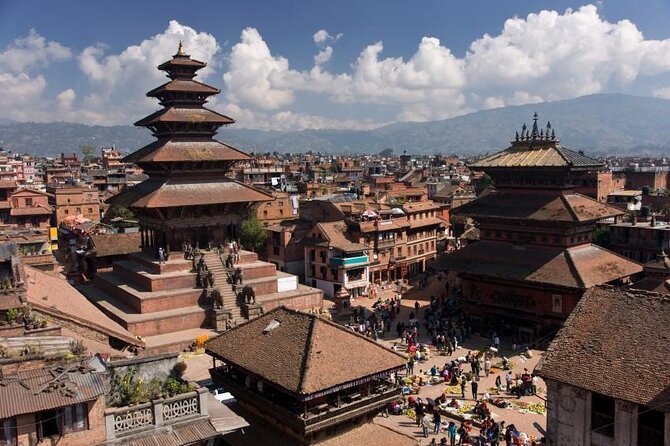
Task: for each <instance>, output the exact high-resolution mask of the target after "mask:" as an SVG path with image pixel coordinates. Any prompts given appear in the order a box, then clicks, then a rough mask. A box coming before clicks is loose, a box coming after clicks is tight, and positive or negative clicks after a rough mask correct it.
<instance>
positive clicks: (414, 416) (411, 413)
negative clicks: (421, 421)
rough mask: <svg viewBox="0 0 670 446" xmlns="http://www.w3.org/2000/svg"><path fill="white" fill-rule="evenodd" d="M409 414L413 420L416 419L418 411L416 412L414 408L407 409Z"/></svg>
mask: <svg viewBox="0 0 670 446" xmlns="http://www.w3.org/2000/svg"><path fill="white" fill-rule="evenodd" d="M407 416H408V417H410V418H411V419H413V420H414V419H416V413H415V412H414V409H407Z"/></svg>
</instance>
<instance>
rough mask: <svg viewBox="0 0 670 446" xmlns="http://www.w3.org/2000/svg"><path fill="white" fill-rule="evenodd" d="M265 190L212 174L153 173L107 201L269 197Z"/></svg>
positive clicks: (138, 204) (148, 203) (146, 204)
mask: <svg viewBox="0 0 670 446" xmlns="http://www.w3.org/2000/svg"><path fill="white" fill-rule="evenodd" d="M271 199H272V195H270V194H266V193H265V192H262V191H260V190H258V189H255V188H253V187H251V186H247V185H245V184H242V183H240V182H237V181H232V180H228V179H221V178H211V177H209V178H208V177H205V178H202V177H192V176H179V177H174V178H165V177H153V178H149V179H148V180H146V181H143V182H142V183H140V184H138V185H136V186H133V187H131V188H129V189H125V190H123V191H122V192H120V193H119V194H117V195H115V196H113V197H111V198H110V199H109V201H108V202H109V204H112V205H116V206H124V207H133V208H166V207H176V206H197V205H207V204H219V203H245V202H247V203H248V202H257V201H266V200H271Z"/></svg>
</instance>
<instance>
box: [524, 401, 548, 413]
mask: <svg viewBox="0 0 670 446" xmlns="http://www.w3.org/2000/svg"><path fill="white" fill-rule="evenodd" d="M526 410H527V411H528V412H532V413H536V414H538V415H544V414H545V413H546V412H547V408H546V407H544V403H533V404H529V405H528V406H526Z"/></svg>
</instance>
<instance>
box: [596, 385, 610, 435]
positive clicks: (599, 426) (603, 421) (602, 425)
mask: <svg viewBox="0 0 670 446" xmlns="http://www.w3.org/2000/svg"><path fill="white" fill-rule="evenodd" d="M591 431H592V432H595V433H598V434H600V435H605V436H606V437H614V398H611V397H609V396H605V395H601V394H599V393H592V394H591Z"/></svg>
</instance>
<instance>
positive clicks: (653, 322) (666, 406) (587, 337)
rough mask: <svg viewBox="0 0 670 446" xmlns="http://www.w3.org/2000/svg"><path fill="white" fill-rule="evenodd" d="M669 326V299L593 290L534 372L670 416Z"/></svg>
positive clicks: (612, 288)
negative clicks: (669, 411)
mask: <svg viewBox="0 0 670 446" xmlns="http://www.w3.org/2000/svg"><path fill="white" fill-rule="evenodd" d="M668 321H670V299H668V297H666V296H662V295H659V294H656V293H647V292H644V291H634V290H624V289H618V288H614V287H605V286H603V287H594V288H592V289H590V290H589V291H587V292H586V293H584V296H583V297H582V298H581V300H580V301H579V302H578V303H577V306H576V307H575V309H574V310H573V311H572V314H571V315H570V317H569V318H568V319H567V320H566V322H565V324H564V326H563V328H562V329H561V330H560V331H559V332H558V335H557V336H556V338H555V339H554V340H553V341H552V343H551V346H550V347H549V349H547V352H546V353H545V355H544V357H543V359H542V360H541V361H540V363H539V364H538V366H537V368H536V369H535V370H536V372H538V373H539V375H540V376H541V377H543V378H545V379H551V380H555V381H559V382H562V383H567V384H570V385H573V386H576V387H580V388H582V389H586V390H590V391H593V392H597V393H600V394H603V395H607V396H611V397H613V398H616V399H622V400H625V401H630V402H632V403H636V404H641V405H644V406H647V407H651V408H655V409H657V410H665V411H667V410H670V373H668V364H670V342H668V335H667V333H668Z"/></svg>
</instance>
